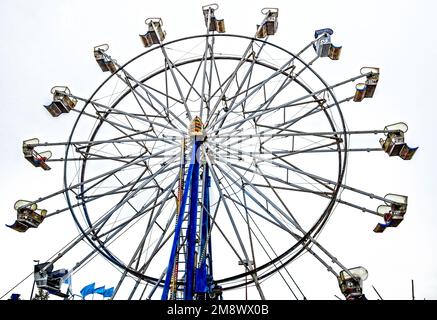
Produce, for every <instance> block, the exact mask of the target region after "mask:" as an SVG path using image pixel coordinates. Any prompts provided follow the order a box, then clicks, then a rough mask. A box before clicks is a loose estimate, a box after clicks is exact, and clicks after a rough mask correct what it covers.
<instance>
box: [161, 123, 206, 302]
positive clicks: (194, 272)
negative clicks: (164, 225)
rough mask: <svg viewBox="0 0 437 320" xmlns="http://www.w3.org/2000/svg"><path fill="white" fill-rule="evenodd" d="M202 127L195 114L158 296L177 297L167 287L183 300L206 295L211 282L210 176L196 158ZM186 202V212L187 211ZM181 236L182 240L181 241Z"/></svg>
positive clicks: (200, 142)
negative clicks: (181, 272) (181, 258)
mask: <svg viewBox="0 0 437 320" xmlns="http://www.w3.org/2000/svg"><path fill="white" fill-rule="evenodd" d="M202 127H203V125H202V123H201V121H200V118H198V117H196V118H195V119H194V120H193V122H192V128H193V129H191V132H190V134H191V135H192V136H193V148H192V151H191V158H190V164H189V167H188V172H187V174H186V178H185V183H184V185H183V193H182V198H181V199H179V201H180V202H179V203H180V206H179V212H178V216H177V223H176V226H175V233H174V239H173V244H172V248H171V253H170V259H169V263H168V267H167V271H166V277H165V282H164V288H163V292H162V296H161V299H162V300H168V299H174V298H176V294H171V295H170V297H169V292H170V290H173V291H174V292H176V290H179V291H182V289H183V299H184V300H194V299H207V297H208V293H210V292H211V288H212V285H213V281H212V280H213V276H212V260H211V239H210V238H211V237H210V227H211V221H210V216H209V214H210V213H209V210H210V208H209V207H210V200H209V187H210V183H211V182H210V180H211V178H210V176H209V167H208V164H206V163H204V164H203V165H202V166H201V163H200V162H199V161H200V159H199V158H200V150H201V147H202V144H203V135H202V129H203V128H202ZM193 132H194V133H193ZM201 168H202V169H203V172H202V176H203V179H202V180H201V179H200V169H201ZM181 170H183V167H181ZM201 181H202V182H203V183H202V188H199V184H200V182H201ZM200 197H202V199H203V203H201V202H202V201H201V199H200ZM188 200H189V201H188ZM187 204H188V212H186V209H187V208H186V207H187ZM185 213H186V214H187V217H186V216H185ZM184 223H185V224H187V228H186V235H184V234H183V231H184V228H183V227H182V226H183V224H184ZM199 224H200V225H199ZM181 239H182V240H183V242H181ZM181 247H183V248H184V249H185V252H186V255H185V257H186V260H185V261H184V262H183V263H185V268H184V269H185V273H184V276H183V277H182V278H181V279H178V270H179V266H178V263H179V261H178V255H179V254H180V252H179V251H180V250H181ZM172 283H173V286H172Z"/></svg>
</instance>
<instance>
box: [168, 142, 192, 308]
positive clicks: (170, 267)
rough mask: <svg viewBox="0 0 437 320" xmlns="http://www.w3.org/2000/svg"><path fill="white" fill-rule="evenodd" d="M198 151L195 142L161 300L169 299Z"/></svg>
mask: <svg viewBox="0 0 437 320" xmlns="http://www.w3.org/2000/svg"><path fill="white" fill-rule="evenodd" d="M196 152H197V151H196V144H194V145H193V151H192V154H191V159H190V165H189V167H188V173H187V180H186V181H185V185H184V193H183V196H182V202H181V205H180V207H179V215H178V223H177V224H176V228H175V232H174V239H173V246H172V249H171V254H170V259H169V262H168V267H167V274H166V277H165V283H164V289H163V291H162V296H161V300H167V299H168V291H169V289H170V282H171V276H172V273H173V269H174V264H175V258H176V253H177V248H178V245H179V235H180V233H181V228H182V222H183V221H184V212H185V206H186V204H187V199H188V191H189V190H190V186H191V178H192V176H193V168H194V163H195V162H193V160H194V161H196V160H195V159H196Z"/></svg>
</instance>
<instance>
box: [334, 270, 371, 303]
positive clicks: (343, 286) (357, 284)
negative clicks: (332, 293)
mask: <svg viewBox="0 0 437 320" xmlns="http://www.w3.org/2000/svg"><path fill="white" fill-rule="evenodd" d="M351 275H352V276H351ZM367 277H368V272H367V270H366V269H365V268H363V267H355V268H351V269H349V270H348V272H347V271H345V270H343V271H341V272H340V275H339V276H338V284H339V286H340V290H341V293H342V294H343V295H344V296H345V297H346V300H366V298H365V296H364V294H363V281H364V280H366V279H367Z"/></svg>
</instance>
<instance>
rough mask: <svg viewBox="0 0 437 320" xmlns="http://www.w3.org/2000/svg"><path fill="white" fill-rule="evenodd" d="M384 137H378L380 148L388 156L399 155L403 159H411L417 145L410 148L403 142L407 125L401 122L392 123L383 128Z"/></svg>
mask: <svg viewBox="0 0 437 320" xmlns="http://www.w3.org/2000/svg"><path fill="white" fill-rule="evenodd" d="M384 131H385V132H386V133H385V135H386V138H385V139H383V138H381V139H379V143H380V144H381V147H382V149H383V150H384V151H385V152H386V153H387V154H388V155H389V156H390V157H394V156H399V157H400V158H401V159H403V160H411V159H412V158H413V156H414V154H415V153H416V151H417V149H418V147H416V148H411V147H409V146H408V145H407V144H406V143H405V133H406V132H407V131H408V126H407V125H406V124H405V123H403V122H398V123H394V124H391V125H388V126H386V127H385V128H384Z"/></svg>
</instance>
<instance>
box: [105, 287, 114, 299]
mask: <svg viewBox="0 0 437 320" xmlns="http://www.w3.org/2000/svg"><path fill="white" fill-rule="evenodd" d="M113 294H114V287H111V288H109V289H106V290H105V292H104V293H103V297H104V298H110V297H112V295H113Z"/></svg>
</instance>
